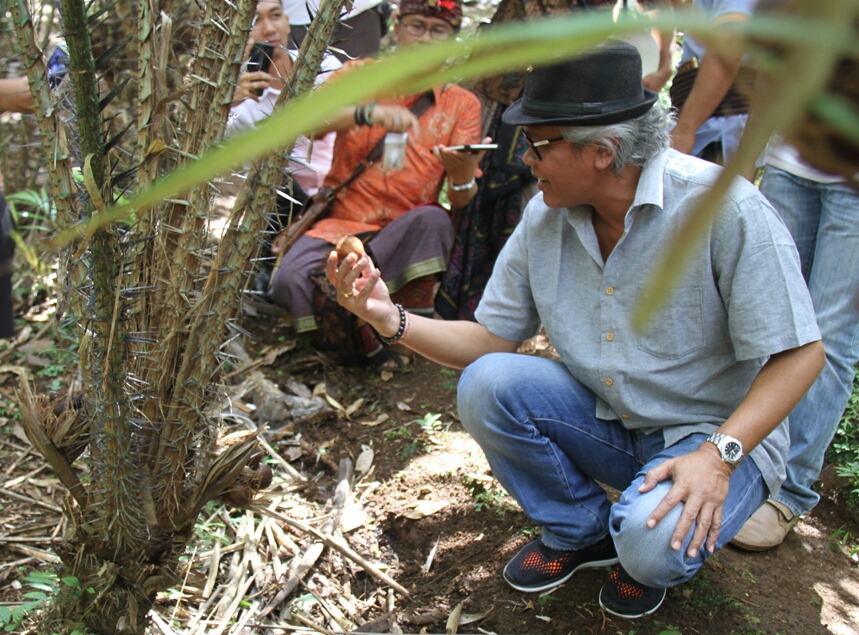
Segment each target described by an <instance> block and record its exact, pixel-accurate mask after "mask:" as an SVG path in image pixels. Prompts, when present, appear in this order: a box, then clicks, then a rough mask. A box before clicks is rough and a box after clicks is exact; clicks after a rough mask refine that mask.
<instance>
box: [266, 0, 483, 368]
mask: <svg viewBox="0 0 859 635" xmlns="http://www.w3.org/2000/svg"><path fill="white" fill-rule="evenodd" d="M461 20H462V4H461V2H460V0H437V1H430V0H404V1H403V2H401V3H400V8H399V14H398V16H397V19H396V24H395V26H394V29H393V37H394V39H395V41H396V44H397V47H398V48H400V47H403V48H405V47H411V46H421V45H426V44H430V43H431V42H433V41H441V40H445V39H447V38H450V37H454V36H455V34H456V32H457V30H458V29H459V26H460V23H461ZM373 63H376V62H375V61H374V60H366V59H365V60H355V61H352V62H347V63H346V64H345V65H344V67H343V69H341V70H340V71H338V72H337V73H336V74H335V75H339V74H342V73H348V72H350V71H351V70H352V69H354V68H355V67H357V66H360V65H363V64H373ZM330 131H336V132H337V140H336V143H335V146H334V160H333V163H332V165H331V170H330V171H329V173H328V176H327V177H326V178H325V185H326V186H329V187H331V188H338V186H340V187H339V191H338V192H337V195H336V197H335V198H334V199H333V200H332V201H331V204H330V206H329V208H328V209H327V213H326V214H325V216H324V217H323V218H321V219H320V220H318V221H316V222H315V223H314V224H313V225H312V226H311V227H310V229H309V230H308V231H307V232H306V233H305V234H304V235H303V236H301V238H299V239H298V241H297V242H295V244H294V245H293V246H292V247H291V248H290V249H289V251H287V252H286V253H285V254H284V255H283V257H282V261H281V263H280V266H279V267H278V268H277V270H276V272H275V273H274V275H273V276H272V286H271V292H270V295H271V298H272V300H273V301H274V302H275V304H277V305H279V306H281V307H283V308H285V309H286V310H287V311H288V312H289V313H290V315H291V317H292V320H293V326H294V328H295V330H296V331H297V332H299V333H302V332H312V337H313V342H314V344H315V346H316V347H317V348H318V349H321V351H322V352H324V353H326V354H328V355H329V356H330V357H332V358H334V359H335V360H337V361H341V362H349V363H352V362H371V363H373V364H375V365H376V366H379V367H382V368H391V369H395V370H396V369H399V368H402V367H404V366H405V364H406V363H407V361H408V358H406V357H404V356H402V355H399V354H397V353H396V352H394V351H391V350H389V349H387V348H386V347H384V346H383V345H382V343H381V342H380V340H379V339H378V338H377V337H376V336H375V334H374V333H373V331H372V329H370V328H369V327H367V325H366V324H364V323H363V322H360V321H354V320H352V318H351V316H350V314H349V313H348V312H346V311H344V310H343V309H342V308H340V307H339V306H338V305H337V302H336V299H337V298H336V294H334V292H333V290H332V289H331V287H330V285H329V284H328V283H327V281H326V279H325V275H324V263H325V258H326V256H327V255H328V252H330V251H331V249H332V246H333V245H334V244H336V243H337V241H338V240H339V239H340V238H341V237H343V236H345V235H357V236H359V237H361V238H362V239H364V241H365V242H366V243H367V251H368V252H369V253H371V254H372V255H373V259H374V261H375V262H376V263H378V265H379V267H380V268H381V269H382V271H383V272H384V273H385V276H386V278H387V279H388V280H389V281H390V282H389V290H390V291H391V293H393V294H394V295H395V297H397V298H399V299H401V301H402V302H403V303H404V304H405V305H406V306H408V307H409V308H410V309H411V310H413V311H416V312H419V313H423V314H425V315H429V316H431V315H432V312H433V299H434V294H435V289H436V286H437V283H438V277H439V274H441V273H443V272H444V271H445V269H446V267H447V261H448V258H449V254H450V249H451V246H452V244H453V225H452V223H451V218H450V215H449V213H448V212H447V211H446V210H445V209H444V208H443V207H441V206H440V205H439V204H438V202H437V201H438V198H439V195H440V193H441V188H442V185H443V184H444V181H445V179H447V182H448V184H449V187H448V198H449V200H450V203H451V206H452V207H454V208H459V207H463V206H464V205H466V204H467V203H468V202H469V201H470V200H471V198H472V197H473V196H474V195H475V193H476V192H477V186H476V183H475V175H476V173H477V165H478V163H479V161H480V159H481V157H482V153H481V152H474V153H471V152H464V151H459V150H454V149H452V148H450V147H449V146H456V145H464V144H476V143H479V142H480V141H481V122H480V104H479V102H478V100H477V98H476V97H475V96H474V95H473V94H472V93H470V92H469V91H467V90H465V89H464V88H461V87H459V86H455V85H445V86H437V87H435V88H433V89H432V90H431V91H428V92H427V93H424V94H418V95H402V96H397V97H394V98H390V99H385V100H380V101H379V102H378V103H376V102H373V103H368V104H359V105H357V106H350V107H346V108H344V109H342V111H341V112H340V113H339V114H338V115H337V116H335V117H334V118H333V119H332V121H331V122H330V123H329V125H328V126H327V127H326V128H325V129H324V130H320V131H318V132H317V134H325V133H328V132H330ZM389 133H394V135H398V136H394V137H388V144H387V148H388V151H387V153H386V155H385V156H384V158H383V157H379V159H378V160H375V161H373V160H372V159H370V157H371V155H372V154H373V152H374V150H375V149H376V148H377V147H379V144H381V143H383V140H385V139H386V136H387V135H388V134H389ZM392 151H395V152H396V156H395V155H392ZM368 159H369V160H368ZM361 164H367V167H366V169H364V170H363V171H362V172H361V173H360V175H358V176H356V177H355V178H354V179H352V180H350V178H352V175H353V174H355V170H356V167H357V166H359V165H361ZM346 182H348V185H346V186H342V184H344V183H346ZM275 245H276V246H277V245H278V242H277V241H276V242H275Z"/></svg>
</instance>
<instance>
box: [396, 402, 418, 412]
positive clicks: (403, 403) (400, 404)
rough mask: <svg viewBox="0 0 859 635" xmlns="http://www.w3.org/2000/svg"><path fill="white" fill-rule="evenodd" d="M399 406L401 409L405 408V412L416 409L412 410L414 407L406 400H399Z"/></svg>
mask: <svg viewBox="0 0 859 635" xmlns="http://www.w3.org/2000/svg"><path fill="white" fill-rule="evenodd" d="M397 408H399V409H400V410H403V411H405V412H414V410H412V407H411V406H410V405H409V404H407V403H406V402H405V401H398V402H397Z"/></svg>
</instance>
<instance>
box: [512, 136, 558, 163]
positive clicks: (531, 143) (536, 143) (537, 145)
mask: <svg viewBox="0 0 859 635" xmlns="http://www.w3.org/2000/svg"><path fill="white" fill-rule="evenodd" d="M522 135H523V136H524V137H525V141H527V142H528V145H529V146H531V149H532V150H533V151H534V154H536V155H537V160H538V161H542V160H543V155H541V154H540V151H539V150H538V149H537V148H540V147H542V146H547V145H549V144H550V143H554V142H555V141H560V140H562V139H563V138H564V135H558V136H557V137H552V138H551V139H543V140H542V141H534V140H533V139H531V137H529V136H528V134H527V133H525V132H523V133H522Z"/></svg>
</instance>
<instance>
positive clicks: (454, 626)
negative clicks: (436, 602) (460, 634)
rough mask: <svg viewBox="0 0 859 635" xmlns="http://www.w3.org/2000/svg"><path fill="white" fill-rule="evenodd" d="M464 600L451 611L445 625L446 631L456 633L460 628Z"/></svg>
mask: <svg viewBox="0 0 859 635" xmlns="http://www.w3.org/2000/svg"><path fill="white" fill-rule="evenodd" d="M463 604H464V602H460V603H459V604H457V605H456V606H455V607H454V608H453V610H452V611H451V612H450V616H449V617H448V618H447V624H446V625H445V630H444V632H445V633H456V632H457V631H458V630H459V617H460V616H461V615H462V605H463Z"/></svg>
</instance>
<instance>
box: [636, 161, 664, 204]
mask: <svg viewBox="0 0 859 635" xmlns="http://www.w3.org/2000/svg"><path fill="white" fill-rule="evenodd" d="M667 156H668V151H667V150H665V151H663V152H660V153H659V154H657V155H656V156H654V157H652V158H651V159H650V161H648V162H647V163H645V164H644V167H643V168H642V169H641V176H640V177H639V179H638V187H636V188H635V198H634V199H633V200H632V206H631V207H630V208H629V209H630V211H632V210H634V209H637V208H639V207H642V206H643V205H653V206H655V207H657V208H659V209H662V206H663V203H664V196H663V194H664V192H663V189H662V188H663V183H664V181H663V176H662V175H663V172H664V171H665V162H666V160H667Z"/></svg>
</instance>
